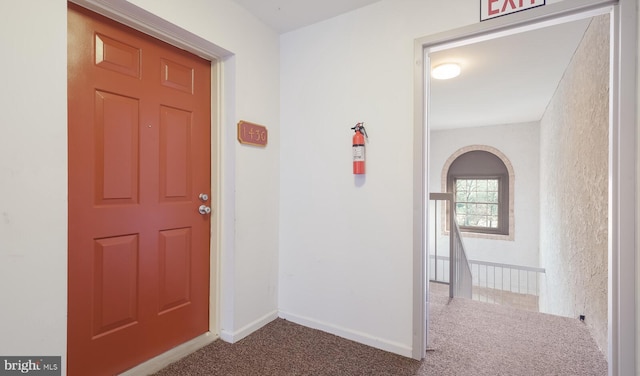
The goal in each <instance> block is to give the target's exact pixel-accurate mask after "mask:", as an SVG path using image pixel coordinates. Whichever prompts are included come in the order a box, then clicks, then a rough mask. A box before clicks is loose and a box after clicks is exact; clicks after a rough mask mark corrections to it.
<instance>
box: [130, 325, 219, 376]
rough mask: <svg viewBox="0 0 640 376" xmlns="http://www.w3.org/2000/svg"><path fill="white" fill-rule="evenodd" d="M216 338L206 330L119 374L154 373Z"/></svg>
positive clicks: (140, 374)
mask: <svg viewBox="0 0 640 376" xmlns="http://www.w3.org/2000/svg"><path fill="white" fill-rule="evenodd" d="M216 339H218V336H216V335H214V334H213V333H211V332H207V333H205V334H202V335H200V336H198V337H196V338H194V339H192V340H190V341H188V342H185V343H183V344H181V345H178V346H176V347H174V348H172V349H171V350H169V351H167V352H164V353H162V354H160V355H158V356H156V357H155V358H152V359H149V360H147V361H146V362H144V363H142V364H139V365H137V366H135V367H134V368H131V369H130V370H128V371H126V372H124V373H121V374H120V375H119V376H142V375H150V374H152V373H156V372H158V371H160V370H161V369H163V368H165V367H166V366H168V365H169V364H171V363H174V362H177V361H178V360H180V359H182V358H184V357H185V356H187V355H189V354H192V353H194V352H196V351H198V350H200V349H201V348H203V347H205V346H206V345H208V344H210V343H212V342H213V341H215V340H216Z"/></svg>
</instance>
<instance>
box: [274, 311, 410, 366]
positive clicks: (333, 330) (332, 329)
mask: <svg viewBox="0 0 640 376" xmlns="http://www.w3.org/2000/svg"><path fill="white" fill-rule="evenodd" d="M279 317H280V318H283V319H285V320H288V321H291V322H294V323H296V324H300V325H303V326H306V327H309V328H312V329H318V330H321V331H323V332H327V333H330V334H334V335H336V336H338V337H342V338H346V339H348V340H351V341H355V342H358V343H362V344H364V345H367V346H371V347H375V348H377V349H380V350H384V351H388V352H392V353H394V354H398V355H401V356H405V357H407V358H411V357H412V355H413V352H412V349H411V347H410V346H407V345H404V344H401V343H398V342H394V341H388V340H384V339H381V338H376V337H373V336H371V335H369V334H366V333H362V332H358V331H355V330H351V329H347V328H343V327H340V326H337V325H333V324H329V323H326V322H322V321H318V320H315V319H311V318H308V317H303V316H299V315H296V314H293V313H289V312H283V311H280V312H279Z"/></svg>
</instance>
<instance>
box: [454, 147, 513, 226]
mask: <svg viewBox="0 0 640 376" xmlns="http://www.w3.org/2000/svg"><path fill="white" fill-rule="evenodd" d="M445 171H446V180H445V181H446V187H445V189H446V191H447V192H452V193H453V194H454V201H455V208H456V219H457V221H458V226H460V230H461V231H463V232H465V233H476V234H487V235H501V236H505V235H506V236H508V237H509V238H512V237H513V223H512V222H513V216H512V213H513V197H512V196H513V192H512V188H511V187H513V169H512V167H511V164H510V163H509V161H508V160H507V159H506V157H505V156H504V155H503V154H502V153H500V152H499V151H497V150H496V149H493V148H491V147H487V146H475V147H467V148H463V149H461V150H459V151H458V152H456V153H454V155H453V156H452V157H451V158H450V159H449V162H448V163H447V166H445ZM445 171H443V173H444V172H445ZM443 175H444V174H443ZM443 178H445V176H443Z"/></svg>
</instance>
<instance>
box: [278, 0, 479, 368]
mask: <svg viewBox="0 0 640 376" xmlns="http://www.w3.org/2000/svg"><path fill="white" fill-rule="evenodd" d="M478 11H479V4H478V2H477V1H474V0H465V1H455V2H451V1H449V2H442V1H434V0H431V1H408V0H383V1H380V2H378V3H375V4H373V5H371V6H368V7H365V8H362V9H359V10H356V11H354V12H351V13H348V14H345V15H342V16H339V17H336V18H333V19H331V20H328V21H325V22H322V23H319V24H316V25H313V26H310V27H307V28H304V29H300V30H298V31H294V32H290V33H287V34H285V35H283V36H282V37H281V106H282V107H281V108H282V113H281V116H282V140H281V147H282V151H281V162H280V163H281V184H280V186H281V194H280V202H281V209H280V210H281V211H280V298H279V305H280V310H281V315H282V316H283V317H286V318H288V319H290V320H293V321H297V322H302V323H305V324H307V325H309V326H312V327H316V328H321V329H323V330H326V331H329V332H332V333H335V334H338V335H341V336H344V337H347V338H351V339H356V340H359V341H361V342H365V343H368V344H371V345H373V346H376V347H379V348H383V349H387V350H390V351H393V352H396V353H400V354H403V355H407V356H411V348H412V335H413V333H412V304H413V303H412V293H413V292H412V280H413V273H412V270H413V267H412V264H413V243H412V242H413V238H412V237H413V234H412V223H413V222H412V221H413V201H412V194H413V192H412V187H413V180H412V179H413V176H412V171H413V170H412V168H413V148H412V145H413V141H412V137H413V61H414V56H413V53H414V51H413V43H414V39H415V38H419V37H423V36H425V35H429V34H434V33H437V32H440V31H444V30H449V29H452V28H456V27H460V26H464V25H467V24H471V23H476V22H478ZM360 121H363V122H365V126H366V129H367V131H368V134H369V143H368V144H367V174H366V177H363V178H359V177H354V175H352V171H351V137H352V135H353V131H351V130H350V129H349V128H350V127H353V126H354V125H355V124H356V123H357V122H360Z"/></svg>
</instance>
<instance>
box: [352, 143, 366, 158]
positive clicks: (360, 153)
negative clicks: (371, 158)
mask: <svg viewBox="0 0 640 376" xmlns="http://www.w3.org/2000/svg"><path fill="white" fill-rule="evenodd" d="M353 161H354V162H364V145H353Z"/></svg>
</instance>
